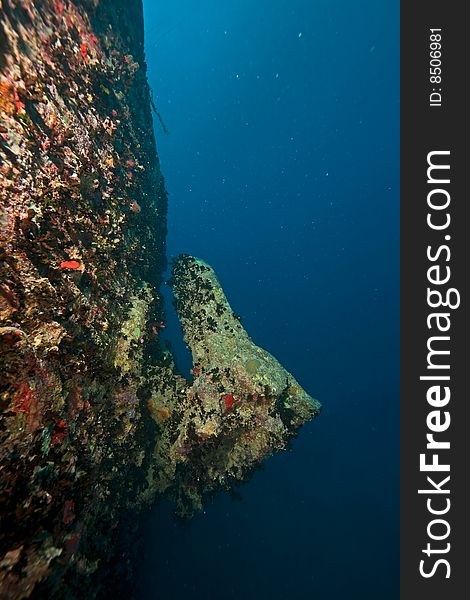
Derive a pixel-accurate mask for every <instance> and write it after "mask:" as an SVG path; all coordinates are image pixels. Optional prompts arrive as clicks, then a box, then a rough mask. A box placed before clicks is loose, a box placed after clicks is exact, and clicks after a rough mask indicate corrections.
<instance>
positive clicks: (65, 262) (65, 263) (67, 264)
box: [60, 260, 81, 269]
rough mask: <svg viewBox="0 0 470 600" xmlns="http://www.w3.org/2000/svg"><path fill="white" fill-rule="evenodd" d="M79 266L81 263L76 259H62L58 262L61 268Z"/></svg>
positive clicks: (77, 267)
mask: <svg viewBox="0 0 470 600" xmlns="http://www.w3.org/2000/svg"><path fill="white" fill-rule="evenodd" d="M80 266H81V265H80V263H79V262H78V260H63V261H62V262H61V263H60V268H61V269H79V268H80Z"/></svg>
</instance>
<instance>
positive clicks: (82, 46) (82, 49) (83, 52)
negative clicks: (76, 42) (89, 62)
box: [80, 42, 88, 60]
mask: <svg viewBox="0 0 470 600" xmlns="http://www.w3.org/2000/svg"><path fill="white" fill-rule="evenodd" d="M80 54H81V55H82V57H83V60H86V59H87V57H88V46H87V43H86V42H82V43H81V44H80Z"/></svg>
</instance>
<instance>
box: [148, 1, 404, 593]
mask: <svg viewBox="0 0 470 600" xmlns="http://www.w3.org/2000/svg"><path fill="white" fill-rule="evenodd" d="M144 6H145V26H146V52H147V62H148V69H149V81H150V84H151V86H152V88H153V91H154V95H155V101H156V105H157V107H158V110H159V112H160V113H161V116H162V118H163V120H164V122H165V125H166V127H167V129H168V130H169V133H168V134H164V133H163V131H162V128H161V126H160V124H159V123H158V120H155V128H156V135H157V144H158V148H159V155H160V160H161V164H162V170H163V173H164V175H165V179H166V186H167V189H168V192H169V202H170V205H169V234H168V253H169V256H170V257H171V256H173V255H176V254H178V253H180V252H186V253H189V254H194V255H196V256H199V257H201V258H203V259H204V260H206V261H207V262H209V263H210V264H211V265H212V266H213V267H214V268H215V269H216V272H217V274H218V276H219V279H220V281H221V283H222V285H223V286H224V288H225V291H226V293H227V296H228V298H229V301H230V302H231V304H232V307H233V309H234V310H235V311H236V312H237V313H239V314H241V315H242V317H243V323H244V325H245V327H246V328H247V330H248V332H249V333H250V335H251V336H252V337H253V339H254V340H255V342H256V343H258V344H259V345H261V346H263V347H264V348H266V349H267V350H269V351H270V352H271V353H273V354H274V355H275V356H276V357H277V358H278V359H279V360H280V361H281V363H282V364H283V365H284V366H285V367H286V368H287V369H288V370H290V371H291V372H292V373H293V374H294V375H295V376H296V378H297V379H298V380H299V382H300V383H301V384H302V385H303V386H304V387H305V388H306V389H307V390H308V391H309V392H310V393H311V394H312V395H313V396H315V397H317V398H318V399H319V400H320V401H321V402H322V404H323V411H322V414H321V416H320V417H319V418H318V419H316V420H315V421H314V422H313V423H310V424H308V425H306V426H305V427H304V428H303V429H302V430H301V432H300V435H299V436H298V438H297V439H296V440H295V441H294V443H293V451H292V452H287V453H283V454H278V455H276V456H274V457H273V458H271V459H270V460H269V461H268V462H267V463H266V465H265V469H264V470H262V471H259V472H258V473H257V474H256V475H255V477H254V478H253V479H252V480H251V481H250V482H248V483H247V484H246V485H244V486H241V487H240V490H239V491H240V495H241V501H234V500H233V499H232V498H231V497H229V496H228V495H227V494H220V495H219V496H217V498H216V499H215V500H214V501H213V502H212V503H210V504H208V506H207V507H206V509H205V512H204V513H203V514H200V515H198V516H196V517H195V518H194V519H193V520H192V521H191V522H190V523H188V524H186V525H181V524H179V523H177V522H175V521H174V520H173V518H172V517H171V508H170V507H168V506H166V505H164V504H163V505H160V506H158V507H156V508H155V509H154V511H153V512H152V514H151V515H150V517H149V519H148V522H147V523H146V524H145V527H144V530H143V532H142V535H143V537H144V543H143V546H144V550H143V553H142V556H141V562H140V570H139V573H138V578H137V580H136V589H137V590H138V597H139V598H142V600H147V599H162V600H167V599H168V600H180V599H185V600H187V599H194V600H199V599H201V600H202V599H204V600H210V599H217V600H226V599H237V600H238V599H240V600H241V599H247V600H255V599H256V600H263V599H265V598H266V599H270V600H284V599H285V600H289V599H292V600H296V599H301V598H302V599H303V598H315V599H318V600H336V599H338V600H339V599H341V600H345V599H348V600H356V599H358V600H359V599H360V600H389V599H396V598H398V596H399V592H398V567H399V563H398V541H399V540H398V532H399V498H398V496H399V422H398V421H399V304H398V301H399V247H398V244H399V154H398V150H399V148H398V145H399V3H398V2H395V1H393V0H383V1H382V2H374V1H372V0H358V1H357V2H347V1H346V0H218V1H216V0H212V1H211V0H200V1H199V2H194V1H193V0H146V1H144ZM168 318H169V328H168V331H169V333H170V336H172V338H173V341H174V340H175V338H177V336H178V335H180V334H179V333H178V331H177V330H176V325H175V323H174V317H173V316H172V314H170V315H169V317H168ZM174 345H175V348H176V351H177V353H178V356H179V361H180V366H181V368H183V369H186V370H187V369H188V368H189V362H188V359H187V356H186V355H185V352H184V347H183V345H182V343H181V341H179V342H178V341H176V342H175V341H174Z"/></svg>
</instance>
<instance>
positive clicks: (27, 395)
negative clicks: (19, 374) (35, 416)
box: [13, 381, 36, 414]
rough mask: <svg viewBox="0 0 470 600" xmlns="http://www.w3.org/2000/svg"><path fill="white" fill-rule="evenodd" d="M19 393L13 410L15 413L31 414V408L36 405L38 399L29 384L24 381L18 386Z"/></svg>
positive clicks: (16, 395)
mask: <svg viewBox="0 0 470 600" xmlns="http://www.w3.org/2000/svg"><path fill="white" fill-rule="evenodd" d="M16 389H17V392H16V394H15V399H14V403H13V410H14V411H15V412H22V413H26V414H29V413H30V412H31V408H32V407H33V406H34V405H35V404H36V398H35V396H34V393H33V390H32V389H31V387H30V385H29V383H28V382H26V381H23V382H22V383H19V384H18V385H17V386H16Z"/></svg>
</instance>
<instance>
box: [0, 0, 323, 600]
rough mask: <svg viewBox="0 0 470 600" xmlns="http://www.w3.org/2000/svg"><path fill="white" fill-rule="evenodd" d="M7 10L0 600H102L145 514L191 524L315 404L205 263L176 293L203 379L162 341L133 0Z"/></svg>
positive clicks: (1, 13) (161, 227)
mask: <svg viewBox="0 0 470 600" xmlns="http://www.w3.org/2000/svg"><path fill="white" fill-rule="evenodd" d="M0 9H1V10H0V65H1V75H0V87H1V95H0V163H1V164H0V181H1V187H0V201H1V205H0V351H1V356H0V373H1V376H0V400H1V417H0V418H1V428H0V436H1V437H0V462H1V472H0V477H1V481H0V500H1V513H2V515H1V516H2V529H1V535H0V590H1V594H0V597H2V598H3V597H5V598H12V599H16V598H18V599H20V598H26V597H37V598H42V597H51V598H62V597H83V598H93V597H103V596H104V595H105V594H106V593H107V592H108V593H109V590H110V589H112V585H111V583H110V582H112V584H113V585H114V586H119V585H121V584H122V582H123V581H124V580H125V579H126V578H128V576H129V569H130V564H131V556H132V546H133V542H132V539H133V538H132V536H133V535H135V529H136V527H137V515H138V513H139V511H140V510H141V509H142V507H144V506H148V505H150V504H151V503H153V502H155V500H156V499H158V497H159V496H160V495H161V494H163V493H167V494H169V495H170V496H172V497H173V498H174V500H175V503H176V509H177V511H178V513H179V514H181V515H191V514H193V513H194V511H196V510H198V509H200V508H201V506H202V503H203V501H204V498H205V497H206V496H207V495H208V494H211V493H213V492H215V491H216V490H217V489H220V488H229V487H230V486H231V485H232V483H233V482H234V481H239V480H243V478H245V477H246V475H248V474H249V473H250V472H251V471H252V470H253V469H254V468H255V467H256V466H257V465H259V463H260V462H261V461H262V460H263V459H264V458H265V457H266V456H268V455H269V454H270V453H271V452H273V451H275V450H282V449H284V448H285V447H286V445H287V443H288V440H289V438H290V437H291V436H292V435H294V434H295V432H296V430H297V428H298V427H299V426H300V425H301V424H302V423H304V422H305V421H306V420H308V419H311V418H312V417H314V416H315V415H316V414H317V413H318V412H319V404H318V402H317V401H315V400H313V399H312V398H310V396H309V395H308V394H307V393H306V392H305V391H303V390H302V388H301V387H300V385H299V384H298V383H297V381H296V380H295V379H294V377H293V376H292V375H290V374H289V373H288V372H287V371H286V370H285V369H284V368H283V367H282V366H281V365H280V364H279V363H278V361H277V360H276V359H275V358H274V357H273V356H271V355H270V354H269V353H268V352H266V351H265V350H263V349H261V348H259V347H258V346H256V345H255V344H254V343H253V342H252V340H251V339H250V337H249V336H248V334H247V332H246V331H245V330H244V328H243V326H242V325H241V323H240V321H239V319H238V318H237V317H236V315H235V314H234V313H233V312H232V309H231V308H230V306H229V304H228V302H227V299H226V298H225V295H224V292H223V290H222V288H221V286H220V284H219V283H218V280H217V278H216V276H215V273H214V271H213V270H212V269H211V268H210V267H209V266H208V265H206V264H205V263H203V262H202V261H200V260H198V259H195V258H193V257H190V256H186V255H183V256H181V257H179V258H178V259H177V260H176V261H175V263H174V266H173V275H172V287H173V292H174V299H175V300H174V301H175V305H176V308H177V312H178V314H179V317H180V320H181V324H182V327H183V332H184V336H185V340H186V342H187V344H188V346H189V347H190V349H191V352H192V355H193V362H194V364H193V368H192V379H191V380H188V379H186V378H184V377H183V376H182V375H181V374H180V373H178V371H177V369H176V367H175V364H174V360H173V357H172V355H171V352H170V351H169V349H168V348H167V347H166V345H165V344H164V343H163V342H162V341H161V335H160V334H161V329H163V328H164V326H165V322H164V320H165V314H164V308H163V303H162V299H161V293H160V286H161V283H162V273H163V272H164V269H165V265H166V255H165V235H166V210H167V196H166V192H165V186H164V181H163V177H162V174H161V171H160V166H159V162H158V157H157V152H156V146H155V141H154V137H153V134H152V114H151V110H152V108H151V107H152V105H153V102H152V100H151V96H150V92H149V88H148V85H147V80H146V65H145V57H144V53H143V25H142V6H141V2H140V0H128V1H126V2H125V1H123V0H113V1H112V0H75V1H73V2H72V1H69V0H43V1H42V2H38V3H32V2H29V1H26V0H2V1H1V3H0ZM118 548H119V551H118V550H117V549H118ZM117 574H118V575H117ZM106 590H107V592H106Z"/></svg>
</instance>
